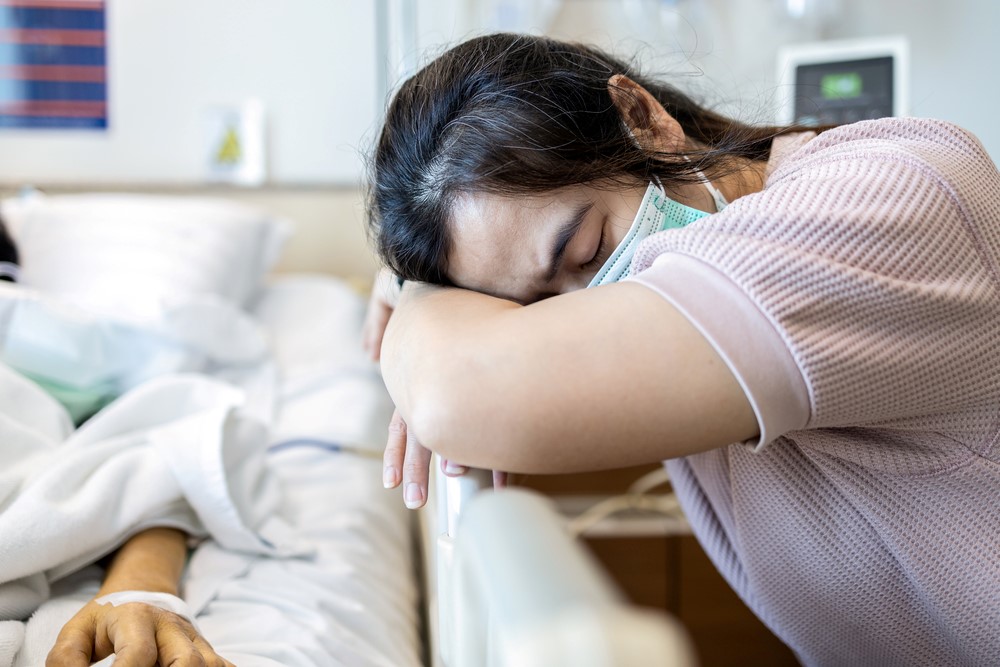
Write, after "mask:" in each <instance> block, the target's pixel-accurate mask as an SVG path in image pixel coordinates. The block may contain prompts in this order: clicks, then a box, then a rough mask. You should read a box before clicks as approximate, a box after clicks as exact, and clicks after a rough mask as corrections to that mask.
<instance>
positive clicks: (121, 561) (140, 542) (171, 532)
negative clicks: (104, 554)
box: [100, 528, 187, 595]
mask: <svg viewBox="0 0 1000 667" xmlns="http://www.w3.org/2000/svg"><path fill="white" fill-rule="evenodd" d="M186 558H187V536H186V535H185V534H184V533H183V532H182V531H179V530H175V529H173V528H150V529H149V530H144V531H143V532H141V533H138V534H137V535H134V536H133V537H132V538H131V539H130V540H129V541H128V542H126V543H125V544H124V545H123V546H122V547H121V548H120V549H119V550H118V552H117V553H116V554H115V556H114V558H113V560H112V561H111V566H110V567H109V568H108V573H107V576H106V577H105V578H104V584H103V585H102V586H101V592H100V594H101V595H107V594H108V593H115V592H118V591H130V590H139V591H150V592H155V593H170V594H172V595H177V591H178V586H179V583H180V579H181V572H182V571H183V569H184V562H185V559H186Z"/></svg>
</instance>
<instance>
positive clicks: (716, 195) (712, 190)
mask: <svg viewBox="0 0 1000 667" xmlns="http://www.w3.org/2000/svg"><path fill="white" fill-rule="evenodd" d="M683 158H684V159H685V160H686V161H687V162H690V161H691V158H689V157H688V156H687V155H684V156H683ZM695 173H696V174H698V178H700V179H701V184H702V185H704V186H705V189H706V190H708V194H710V195H712V201H713V202H715V212H716V213H718V212H719V211H721V210H722V209H724V208H726V207H727V206H729V202H728V201H726V198H725V196H723V194H722V193H721V192H720V191H719V189H718V188H717V187H715V185H713V184H712V181H710V180H708V177H707V176H705V172H703V171H702V170H701V169H699V170H698V171H696V172H695Z"/></svg>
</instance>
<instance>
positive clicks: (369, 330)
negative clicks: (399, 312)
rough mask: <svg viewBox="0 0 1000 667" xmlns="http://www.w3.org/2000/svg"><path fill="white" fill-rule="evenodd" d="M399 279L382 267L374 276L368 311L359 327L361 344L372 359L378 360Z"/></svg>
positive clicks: (397, 293)
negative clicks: (362, 324) (361, 325)
mask: <svg viewBox="0 0 1000 667" xmlns="http://www.w3.org/2000/svg"><path fill="white" fill-rule="evenodd" d="M400 290H401V288H400V285H399V281H398V280H397V279H396V276H394V275H393V274H392V272H391V271H389V270H388V269H382V270H380V271H379V272H378V275H377V276H376V277H375V284H374V285H373V286H372V293H371V296H370V297H369V298H368V312H367V313H366V314H365V324H364V327H362V329H361V345H362V347H364V350H365V352H367V353H368V356H370V357H371V359H372V361H378V360H379V356H380V351H381V349H382V336H383V335H384V334H385V327H386V325H388V324H389V318H390V317H392V311H393V310H395V308H396V305H397V304H398V303H399V293H400Z"/></svg>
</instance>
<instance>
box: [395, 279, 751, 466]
mask: <svg viewBox="0 0 1000 667" xmlns="http://www.w3.org/2000/svg"><path fill="white" fill-rule="evenodd" d="M382 371H383V377H384V379H385V382H386V386H387V387H388V388H389V392H390V394H391V395H392V398H393V401H394V402H395V403H396V407H397V409H398V410H399V413H400V414H401V415H402V417H403V419H404V420H405V421H406V423H407V425H408V428H409V431H410V433H411V435H412V436H413V437H414V438H415V439H416V440H417V441H418V442H421V443H422V444H423V445H424V446H426V447H427V448H429V449H431V450H432V451H435V452H437V453H438V454H440V455H442V456H443V457H445V458H447V459H449V460H451V461H454V462H455V463H459V464H462V465H469V466H474V467H481V468H493V469H499V470H506V471H510V472H523V473H551V472H573V471H580V470H594V469H601V468H611V467H620V466H627V465H635V464H640V463H649V462H652V461H657V460H663V459H668V458H673V457H676V456H684V455H687V454H692V453H696V452H699V451H706V450H708V449H712V448H715V447H721V446H723V445H726V444H729V443H731V442H737V441H741V440H746V439H748V438H751V437H753V436H755V435H756V433H757V432H758V427H757V421H756V417H755V415H754V412H753V410H752V409H751V406H750V403H749V401H748V399H747V398H746V396H745V394H744V393H743V390H742V388H741V386H740V385H739V383H738V382H737V381H736V379H735V377H734V376H733V374H732V372H731V371H730V370H729V368H728V366H727V364H726V363H725V362H724V361H723V360H722V359H721V358H720V357H719V355H718V353H717V352H716V351H715V349H714V348H713V347H712V345H711V344H710V343H709V342H708V341H707V340H706V339H705V338H704V336H702V334H701V333H700V332H699V331H698V330H697V329H696V328H695V327H694V326H693V325H692V324H691V323H690V322H689V321H688V320H687V318H686V317H684V315H683V314H681V313H680V312H679V311H677V310H676V309H675V308H674V307H673V306H671V305H670V304H669V303H668V302H667V301H666V300H665V299H663V298H662V297H661V296H659V295H658V294H656V293H655V292H653V291H652V290H650V289H649V288H647V287H645V286H642V285H637V284H628V283H625V284H616V285H609V286H605V287H600V288H597V289H594V290H584V291H581V292H573V293H570V294H565V295H561V296H558V297H555V298H552V299H547V300H545V301H541V302H538V303H535V304H531V305H529V306H519V305H517V304H515V303H512V302H510V301H505V300H502V299H495V298H492V297H489V296H485V295H483V294H477V293H475V292H469V291H466V290H460V289H448V288H434V287H427V286H413V287H408V288H407V289H406V290H404V294H403V298H402V299H401V301H400V305H399V307H398V308H397V310H396V312H395V313H394V314H393V316H392V319H391V320H390V321H389V326H388V328H387V329H386V333H385V338H384V343H383V348H382Z"/></svg>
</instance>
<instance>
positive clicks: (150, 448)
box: [0, 366, 296, 665]
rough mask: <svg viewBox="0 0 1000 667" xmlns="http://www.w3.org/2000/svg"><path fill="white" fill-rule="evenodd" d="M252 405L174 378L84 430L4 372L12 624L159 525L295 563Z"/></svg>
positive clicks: (1, 500)
mask: <svg viewBox="0 0 1000 667" xmlns="http://www.w3.org/2000/svg"><path fill="white" fill-rule="evenodd" d="M242 402H243V392H241V391H239V390H238V389H235V388H234V387H232V386H231V385H228V384H224V383H221V382H218V381H215V380H212V379H210V378H206V377H203V376H195V375H182V376H169V377H164V378H158V379H154V380H151V381H150V382H148V383H146V384H144V385H142V386H140V387H139V388H137V389H135V390H133V391H132V392H130V393H128V394H127V395H125V396H123V397H122V398H121V399H119V400H118V401H116V402H115V403H114V404H112V405H111V406H109V407H108V408H107V409H105V410H104V411H102V412H101V413H100V414H98V415H97V416H96V417H94V418H93V419H92V420H91V421H89V422H88V423H87V424H86V425H84V426H83V427H82V428H80V429H79V430H77V431H75V432H73V431H72V430H71V429H70V427H69V424H68V421H67V420H66V418H65V413H64V411H63V410H62V407H61V406H60V405H58V403H56V402H55V401H54V400H53V399H51V398H50V397H49V396H48V395H47V394H45V393H44V392H42V391H41V390H39V389H38V388H37V386H35V385H34V384H32V383H31V382H29V381H27V380H25V379H24V378H22V377H20V376H19V375H17V374H16V373H14V372H13V371H11V370H9V369H7V368H6V367H3V366H0V460H2V461H3V463H4V465H3V467H2V468H0V618H3V619H20V618H25V617H27V616H28V615H30V614H31V613H32V612H33V611H34V610H35V609H36V608H37V607H38V606H39V605H40V604H41V602H43V601H44V600H45V599H47V598H48V596H49V584H50V583H51V582H52V581H55V580H58V579H60V578H62V577H63V576H65V575H66V574H68V573H70V572H73V571H74V570H77V569H79V568H80V567H81V566H83V565H86V564H88V563H91V562H93V561H95V560H96V559H98V558H100V557H101V556H102V555H104V554H106V553H109V552H110V551H112V550H114V549H115V548H116V547H118V546H119V545H121V544H122V543H123V542H124V541H125V540H127V539H128V538H129V537H130V536H131V535H133V534H135V533H137V532H139V531H141V530H143V529H145V528H148V527H150V526H174V527H177V528H180V529H182V530H185V531H187V532H188V533H190V534H192V535H196V536H205V535H211V536H212V537H213V538H214V540H216V541H217V542H218V543H219V544H221V545H222V546H224V547H226V548H228V549H234V550H239V551H247V552H252V553H259V554H268V555H284V554H291V553H295V552H296V550H295V548H294V547H293V546H291V545H289V544H287V536H288V535H289V531H288V529H287V527H284V526H282V525H281V523H280V521H279V520H277V519H275V518H274V514H273V512H274V509H275V507H276V505H277V503H278V501H279V490H278V487H277V481H276V480H275V479H274V477H273V476H271V475H269V474H268V473H267V472H266V470H265V468H264V450H265V445H266V437H267V432H266V429H265V428H264V427H263V425H262V424H260V423H259V422H258V421H256V420H255V419H253V418H250V417H247V416H245V415H244V414H241V412H240V405H241V403H242ZM9 632H10V631H8V633H5V634H9ZM5 641H6V642H7V643H10V641H11V640H9V638H6V639H0V651H4V650H5V649H3V648H2V646H3V644H4V643H5ZM7 650H8V651H9V649H7ZM2 664H4V657H3V653H0V665H2Z"/></svg>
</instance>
